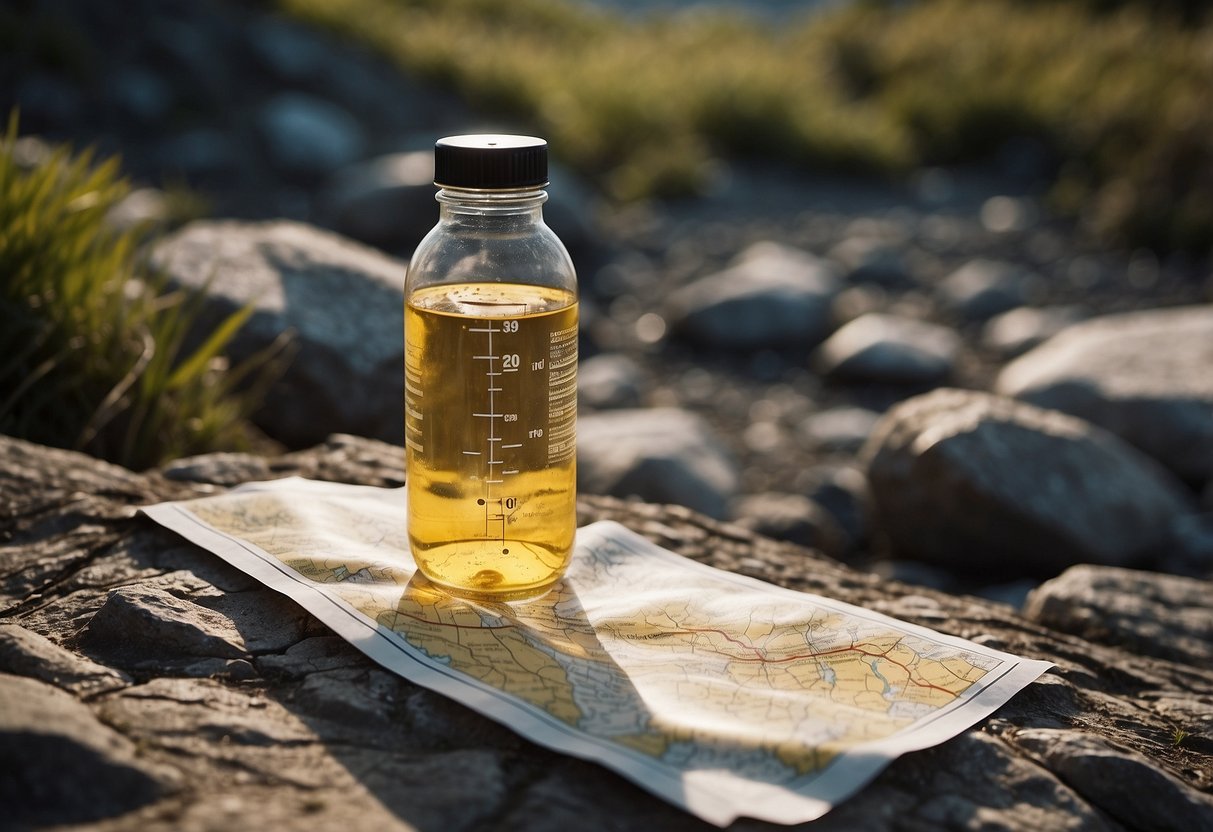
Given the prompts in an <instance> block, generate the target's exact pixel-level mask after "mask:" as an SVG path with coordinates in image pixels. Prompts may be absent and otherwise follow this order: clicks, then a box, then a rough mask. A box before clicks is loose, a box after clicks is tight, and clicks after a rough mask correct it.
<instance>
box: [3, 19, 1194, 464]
mask: <svg viewBox="0 0 1213 832" xmlns="http://www.w3.org/2000/svg"><path fill="white" fill-rule="evenodd" d="M148 2H149V3H150V4H151V5H152V6H155V3H154V0H148ZM118 6H119V7H120V9H118V10H107V9H105V8H102V7H101V6H99V5H95V4H89V3H88V2H85V0H14V2H11V3H6V4H4V5H3V6H0V87H2V88H3V89H4V90H5V91H6V92H8V91H16V92H14V97H15V99H18V100H19V98H20V94H21V90H22V87H21V84H22V82H23V79H24V80H28V78H29V77H33V76H38V77H39V78H40V84H41V87H40V89H39V92H40V94H41V98H42V99H43V101H44V105H45V109H46V110H47V112H50V113H51V114H52V115H54V113H57V112H58V111H60V110H70V109H71V108H70V107H69V106H68V105H67V103H65V102H66V101H67V99H68V98H69V97H71V96H75V97H76V107H75V109H76V110H77V111H80V112H87V113H90V114H91V115H90V116H89V118H93V119H94V121H95V123H94V125H93V126H95V127H97V129H98V131H99V133H94V134H93V135H100V136H101V137H102V138H103V139H104V138H105V136H106V135H110V136H112V135H114V134H116V133H118V132H120V131H118V130H116V129H115V126H116V124H117V122H118V121H120V120H122V119H125V122H126V123H124V124H123V125H122V126H123V128H124V129H126V130H127V132H126V133H125V134H123V136H124V138H126V139H129V138H130V136H132V135H135V136H139V135H140V132H141V131H142V133H149V132H154V131H156V130H161V131H164V132H166V133H169V132H179V133H180V134H181V136H182V137H185V138H194V139H200V140H199V141H195V142H193V143H192V144H190V145H188V147H187V148H186V149H187V150H189V151H190V152H191V153H193V154H194V155H195V156H198V155H199V154H201V157H202V159H203V162H207V161H208V160H210V159H212V158H213V157H214V155H215V154H214V145H217V144H219V143H220V142H219V140H223V139H227V140H229V141H247V140H248V137H249V136H248V134H252V133H254V132H255V131H254V130H253V128H252V127H251V126H250V125H249V123H250V122H252V121H254V120H255V118H254V115H255V112H254V111H253V110H251V109H248V108H249V107H250V105H249V104H247V103H246V104H244V105H243V106H244V107H245V108H246V109H243V110H240V109H239V108H236V110H234V111H233V113H232V114H231V117H230V121H229V123H227V124H220V125H219V126H216V125H214V124H210V125H208V126H207V127H206V128H205V129H202V130H195V132H194V133H192V134H189V133H187V131H188V130H189V129H191V127H192V126H193V125H194V123H195V122H196V121H197V120H198V119H197V113H196V112H192V111H191V108H194V109H195V110H197V109H204V108H205V107H210V108H211V109H219V110H223V109H225V107H226V104H227V101H228V100H229V99H232V98H236V97H237V96H236V91H235V90H234V89H233V84H235V85H238V84H239V83H241V81H249V82H253V81H255V80H256V79H255V78H254V77H253V76H250V75H249V74H248V73H249V72H250V71H256V70H249V69H248V65H247V64H242V65H239V68H237V69H233V68H232V67H222V66H219V65H218V62H217V61H215V60H212V59H211V58H212V56H209V55H207V54H201V55H195V53H197V52H198V51H199V50H198V49H192V51H191V47H194V46H196V45H197V43H198V42H199V32H197V31H194V30H188V31H176V30H171V29H169V30H163V31H161V30H156V31H153V29H154V27H150V28H148V30H147V31H142V30H138V29H137V27H139V26H141V24H142V23H143V21H142V19H141V16H140V14H139V10H140V9H141V8H144V9H146V6H140V5H139V3H138V2H135V0H129V2H127V3H121V4H118ZM621 6H626V9H624V8H621ZM213 8H214V9H220V10H222V11H223V12H224V15H227V17H225V18H224V19H225V20H226V19H227V18H239V17H240V14H239V11H237V12H236V13H232V14H228V12H231V10H232V9H233V8H237V7H235V6H233V5H231V4H226V3H224V2H221V0H216V2H215V5H214V7H213ZM255 9H256V10H257V13H258V14H262V13H264V12H274V13H275V14H279V15H285V16H287V17H289V18H293V19H295V20H298V21H302V22H305V23H307V24H309V25H311V26H316V27H320V28H322V29H324V30H327V31H328V32H331V33H336V34H337V35H339V36H340V37H341V38H343V39H348V40H351V41H354V42H356V43H358V44H361V45H364V46H366V47H369V48H370V49H372V50H374V51H375V52H377V53H379V54H381V55H383V56H386V57H387V58H388V59H390V61H391V62H393V63H394V64H396V65H398V66H399V67H401V68H403V69H404V70H406V71H407V73H409V74H410V75H411V76H412V77H420V78H423V79H426V80H428V81H430V82H432V83H433V84H435V85H437V86H438V87H441V88H444V89H446V90H450V91H453V92H454V93H457V94H458V96H459V97H460V98H461V99H463V100H464V101H466V102H467V103H468V104H470V105H471V108H472V111H474V112H476V113H482V114H484V115H485V116H490V117H494V118H500V119H503V120H505V121H507V122H508V123H510V124H516V125H519V126H520V127H523V128H524V129H529V130H533V131H534V132H537V133H540V134H542V135H545V136H547V137H548V138H549V139H550V141H551V145H552V147H553V150H554V152H555V153H556V154H557V155H558V156H559V157H560V158H561V160H562V161H563V162H564V163H565V164H566V165H567V166H569V167H571V168H572V169H574V170H575V171H577V172H579V173H580V174H582V175H583V176H584V177H585V178H586V179H587V180H589V181H590V182H592V183H594V184H595V185H596V186H597V188H598V189H599V190H600V192H601V193H602V194H603V195H605V196H606V197H608V198H609V199H611V200H614V201H616V202H618V203H625V202H628V201H631V200H643V199H649V198H661V197H688V196H689V197H693V196H694V195H696V194H700V193H703V192H705V191H708V190H710V189H711V188H712V186H713V182H714V179H715V177H716V176H717V175H718V173H719V171H721V170H722V169H723V168H724V167H726V166H727V163H728V162H730V161H732V160H737V159H749V158H757V159H762V160H764V161H767V162H771V163H774V164H775V165H786V166H787V167H788V169H789V170H797V171H802V170H810V171H811V170H817V171H828V172H854V173H860V174H863V175H866V176H875V177H883V178H886V179H888V180H889V181H894V182H896V181H905V180H909V179H911V178H912V177H913V176H914V175H915V174H916V172H918V171H920V170H922V169H923V168H924V167H926V166H949V165H965V164H970V163H974V164H978V165H980V164H985V163H988V162H990V161H991V160H993V159H998V158H1000V157H1001V158H1005V157H1006V156H1007V155H1008V154H1010V155H1018V156H1019V157H1020V158H1021V160H1024V164H1021V165H1019V169H1020V170H1021V172H1022V176H1023V179H1024V181H1023V183H1022V184H1023V186H1024V188H1025V190H1026V191H1030V192H1032V193H1033V194H1038V193H1044V194H1046V195H1047V197H1046V198H1047V202H1048V204H1049V205H1050V207H1051V208H1052V209H1053V210H1054V211H1055V212H1057V213H1058V214H1059V215H1062V216H1068V217H1071V218H1073V219H1074V220H1075V221H1076V222H1077V223H1078V225H1079V227H1080V228H1081V229H1082V230H1083V231H1084V232H1088V233H1090V234H1093V235H1094V236H1095V238H1096V239H1098V240H1101V241H1102V243H1103V244H1104V245H1106V246H1107V247H1109V248H1114V249H1121V250H1132V249H1135V248H1139V247H1146V248H1152V249H1154V251H1155V252H1157V253H1159V254H1166V253H1168V252H1186V253H1193V254H1196V255H1198V256H1205V255H1208V254H1209V253H1210V251H1211V249H1213V16H1211V15H1210V13H1209V12H1208V11H1207V4H1205V3H1199V2H1185V1H1184V0H1162V1H1161V2H1145V0H981V2H965V0H912V1H910V2H874V1H873V0H855V2H829V1H828V0H827V1H826V2H819V3H812V2H806V3H803V4H799V3H796V2H792V0H783V2H776V0H770V7H769V8H768V7H767V6H766V5H764V4H763V3H760V2H758V0H751V2H749V3H744V2H738V3H729V2H725V0H719V2H711V0H683V2H678V0H666V2H664V3H662V4H654V6H653V7H652V9H647V8H646V4H645V3H642V2H632V3H622V0H615V2H611V1H610V0H602V2H598V3H595V2H588V0H511V2H508V3H503V2H500V0H262V2H261V3H259V4H257V6H256V7H255ZM119 11H121V13H118V12H119ZM220 16H221V17H222V16H223V15H220ZM247 16H248V15H246V17H247ZM223 25H226V24H222V23H216V24H215V28H216V30H220V29H222V26H223ZM185 28H188V27H185ZM124 31H126V32H127V33H128V34H132V35H135V34H137V35H139V36H140V37H141V38H142V39H143V42H151V43H153V44H158V43H160V42H161V41H163V40H165V36H166V35H169V36H172V37H175V38H176V39H177V42H176V44H175V46H174V48H175V49H176V53H175V54H174V55H173V56H172V57H171V60H170V59H169V58H166V57H165V55H161V54H159V53H156V52H155V50H154V49H153V50H152V52H153V54H154V55H155V57H156V59H157V60H163V61H164V62H165V63H167V64H170V65H173V66H174V67H175V69H174V70H173V71H174V72H177V73H178V74H179V76H180V78H184V79H187V80H188V82H189V84H190V86H189V88H188V92H186V93H183V94H182V95H180V96H179V97H177V98H174V97H173V96H172V95H170V94H169V93H166V92H164V90H163V89H161V90H160V92H159V93H158V95H159V96H160V98H162V99H165V100H166V101H168V103H163V104H161V105H159V108H160V110H161V111H162V112H161V115H160V116H158V117H157V118H158V119H159V120H158V121H157V120H156V119H153V118H147V119H145V120H143V121H140V118H139V115H140V114H139V112H138V109H139V108H138V107H136V108H135V111H134V113H133V115H132V114H131V113H126V114H123V113H121V112H119V110H120V109H121V108H115V107H113V106H111V105H110V104H107V103H106V102H107V101H108V100H110V99H107V98H106V97H105V96H106V95H108V93H107V92H106V90H107V86H106V85H107V84H110V85H111V86H113V83H112V82H113V81H114V79H101V78H99V77H98V76H100V75H101V74H102V73H101V70H100V69H99V67H105V66H116V65H119V64H120V61H110V62H108V63H107V61H106V60H104V59H105V58H108V57H110V56H111V54H113V55H116V54H118V53H121V52H122V50H123V49H124V48H126V49H127V50H128V51H132V50H133V49H134V47H130V45H129V44H127V42H126V41H123V40H122V39H121V35H122V33H123V32H124ZM253 36H254V37H256V35H255V33H254V35H253ZM169 39H171V38H169ZM129 40H131V41H132V42H134V40H136V39H135V38H133V37H132V38H130V39H129ZM124 44H126V46H124ZM166 51H172V50H166ZM182 56H184V58H183V57H182ZM178 59H180V60H178ZM195 59H196V60H195ZM174 61H177V64H179V66H178V65H177V64H174V63H173V62H174ZM149 66H159V64H157V63H155V62H154V61H153V62H151V63H149ZM262 71H263V70H262ZM225 73H226V74H225ZM234 73H244V74H243V76H238V77H235V79H234V80H233V74H234ZM119 80H121V81H123V82H125V83H128V85H129V83H130V81H131V77H130V76H129V74H128V76H126V77H124V78H122V79H119ZM135 80H136V81H138V82H139V83H138V84H136V85H135V93H137V94H136V95H134V96H133V98H134V100H135V101H136V102H137V103H140V102H142V104H146V103H147V102H148V101H149V100H150V101H151V105H148V106H153V105H155V104H156V101H155V99H156V97H157V96H156V94H153V93H157V90H156V84H155V82H156V81H157V80H161V79H157V78H156V77H154V76H153V77H152V78H151V79H150V80H149V79H148V78H147V77H143V76H139V77H136V78H135ZM166 83H167V82H166ZM149 84H150V85H151V88H150V92H149ZM140 85H142V86H140ZM163 86H164V84H163V83H162V84H161V87H163ZM170 92H172V91H171V90H170ZM149 97H150V98H149ZM82 102H86V103H88V104H89V106H84V103H82ZM97 102H100V103H97ZM200 102H202V103H200ZM207 102H209V103H207ZM90 107H91V109H90ZM153 109H155V106H153ZM86 120H87V119H85V118H82V119H81V121H86ZM44 121H46V123H47V124H53V118H51V119H44ZM70 121H71V120H70V119H67V120H66V121H65V124H67V123H68V122H70ZM132 125H133V126H132ZM228 128H232V129H230V130H229V129H228ZM70 130H71V126H68V127H66V128H65V132H66V133H67V135H68V136H69V137H70V138H72V139H73V140H74V139H75V138H76V136H75V134H72V133H71V132H70ZM241 131H244V133H243V134H242V133H241ZM229 133H230V134H233V135H237V138H235V139H233V136H232V135H228V134H229ZM240 135H243V138H240V137H239V136H240ZM62 137H63V136H62V135H60V138H62ZM87 141H88V140H87V139H86V140H85V142H87ZM118 146H120V147H123V149H124V150H125V149H131V148H129V147H124V146H122V145H121V143H118ZM151 146H152V145H151V143H144V144H141V145H134V146H133V148H134V149H135V150H136V151H138V150H139V149H143V150H147V149H148V148H149V147H151ZM22 147H23V145H22V140H21V139H19V138H18V136H17V133H16V127H15V122H13V124H12V125H11V126H10V129H9V131H8V133H7V137H6V138H5V139H4V140H3V142H0V281H2V283H3V286H2V287H0V430H2V431H4V432H6V433H10V434H14V435H19V436H27V437H29V438H31V439H35V440H37V441H41V442H46V443H48V444H55V445H61V446H65V447H76V448H81V449H84V450H88V451H90V452H92V453H94V454H96V455H99V456H103V457H106V458H108V459H111V460H114V461H118V462H121V463H123V464H126V465H130V466H132V467H136V468H139V467H145V466H148V465H152V464H155V463H157V462H159V461H162V460H165V459H169V458H173V457H177V456H181V455H184V454H190V453H195V452H201V451H206V450H211V449H215V448H230V447H239V446H241V445H242V444H244V443H246V442H247V441H249V437H250V436H255V435H254V434H253V433H250V429H249V428H248V427H247V425H246V422H245V420H244V416H245V415H246V414H247V413H248V412H249V400H250V399H249V397H248V396H244V397H242V396H240V395H238V394H237V392H236V389H237V387H238V386H239V382H240V381H241V380H242V378H243V380H244V381H247V380H248V377H249V375H250V374H252V375H256V374H257V373H259V372H260V371H259V370H255V369H253V368H251V367H250V368H244V369H243V370H239V371H235V372H234V371H232V370H231V369H230V368H227V367H226V366H225V365H224V360H223V359H222V357H221V351H222V346H223V342H224V341H225V339H227V338H228V337H230V336H231V334H232V333H233V332H234V331H235V329H236V328H237V327H238V326H239V325H240V323H241V320H242V318H243V316H242V315H241V316H236V317H234V318H232V319H231V320H230V321H229V322H228V323H227V324H226V325H225V326H224V327H222V328H221V330H219V331H217V332H216V333H215V336H214V338H213V339H212V340H210V341H208V342H207V343H205V344H202V345H196V344H188V345H187V344H186V341H185V333H186V332H187V331H188V330H189V325H190V320H191V317H192V316H193V315H195V314H196V310H195V305H194V302H193V301H192V300H191V299H190V298H189V297H187V296H186V295H184V294H182V293H180V292H177V291H170V290H169V287H167V286H166V285H165V284H164V283H163V281H161V280H160V279H159V278H158V277H157V276H156V275H155V274H153V273H151V272H150V270H149V269H148V268H147V267H146V265H145V264H144V263H143V261H142V259H141V254H140V251H141V248H142V247H143V245H144V243H145V242H146V240H147V239H148V237H147V234H146V233H145V232H146V229H143V230H141V229H139V228H125V229H123V228H119V227H118V226H115V225H114V224H113V223H111V222H109V221H108V220H107V217H109V216H110V215H111V214H112V212H113V209H114V207H115V206H117V205H118V204H119V203H120V202H122V201H123V200H124V199H125V198H126V197H127V196H129V195H130V194H131V190H132V188H131V186H130V185H129V184H128V183H127V182H126V181H125V180H124V179H123V178H122V176H121V175H120V172H119V169H118V162H116V161H113V160H111V161H105V162H98V161H96V160H94V159H93V158H92V157H91V156H90V155H88V154H87V153H82V154H79V155H77V153H76V151H73V150H71V149H69V148H66V147H65V148H61V149H58V150H53V151H45V145H30V144H26V145H24V147H25V151H22ZM39 147H41V148H43V150H38V152H32V151H30V148H39ZM78 147H79V145H78ZM179 147H185V145H180V144H179ZM160 150H163V148H160ZM44 151H45V152H44ZM131 155H132V156H134V158H133V159H131V158H128V160H127V164H131V163H133V164H135V165H136V166H138V165H142V166H143V170H142V173H143V174H145V175H146V174H148V173H149V172H153V169H154V168H155V165H157V164H159V163H158V162H157V161H156V159H157V158H159V157H157V156H156V152H152V151H149V152H147V153H146V154H144V155H146V157H147V158H141V157H140V154H139V153H138V152H136V153H133V154H131ZM252 168H253V169H252V170H251V173H253V174H257V173H259V171H258V170H257V169H256V164H255V163H253V164H252ZM236 171H237V173H236V174H235V175H234V176H233V177H232V178H233V179H234V180H236V182H237V184H239V183H240V182H242V181H244V180H247V182H246V183H245V184H246V190H248V189H259V188H262V187H263V184H264V183H263V182H262V181H261V180H259V179H257V178H256V177H255V176H252V177H250V176H249V175H248V174H250V168H249V166H245V167H243V168H237V169H236ZM161 173H162V174H165V175H167V176H170V177H171V175H172V173H171V171H168V172H166V171H161ZM158 184H160V185H162V186H163V185H164V182H163V181H161V182H159V183H158ZM170 184H171V183H170ZM315 185H316V183H315V182H303V184H300V183H299V182H294V181H292V182H290V183H289V188H281V189H280V190H281V191H282V192H283V193H284V194H285V195H286V196H287V197H289V196H290V188H299V187H312V186H315ZM169 190H170V191H171V190H172V189H171V187H170V188H169ZM182 193H183V194H185V197H186V198H188V192H187V191H182ZM259 377H260V376H259ZM254 397H255V391H254Z"/></svg>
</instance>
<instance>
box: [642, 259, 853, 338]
mask: <svg viewBox="0 0 1213 832" xmlns="http://www.w3.org/2000/svg"><path fill="white" fill-rule="evenodd" d="M837 291H838V280H837V277H836V276H835V273H834V270H833V267H832V266H830V265H829V264H827V263H826V262H824V261H822V260H818V259H817V258H815V257H813V256H812V255H811V254H808V253H807V252H804V251H800V250H799V249H792V248H788V247H786V246H783V245H779V244H776V243H769V242H767V243H756V244H755V245H753V246H751V247H750V248H749V249H747V250H746V251H745V252H743V253H742V255H741V257H740V262H738V263H737V264H736V265H733V266H731V267H729V268H727V269H725V270H724V271H721V272H716V273H714V274H710V275H707V276H705V277H702V278H700V279H698V280H696V281H695V282H693V283H691V284H689V285H687V286H684V287H682V288H681V289H678V290H677V291H676V292H674V293H673V294H672V295H671V296H670V298H669V300H668V303H667V305H666V314H665V317H666V320H667V321H669V323H670V326H671V328H672V329H673V330H674V331H675V332H677V333H679V334H680V335H682V336H684V337H686V338H689V339H691V340H693V341H695V342H696V343H699V344H703V345H705V346H709V347H713V348H717V349H722V350H724V349H745V350H750V349H761V348H764V347H772V346H779V345H784V344H810V345H811V344H816V343H818V342H819V341H821V339H822V338H824V337H825V336H826V335H828V334H829V332H830V329H831V327H832V320H831V304H832V302H833V298H834V295H835V294H836V293H837Z"/></svg>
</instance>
